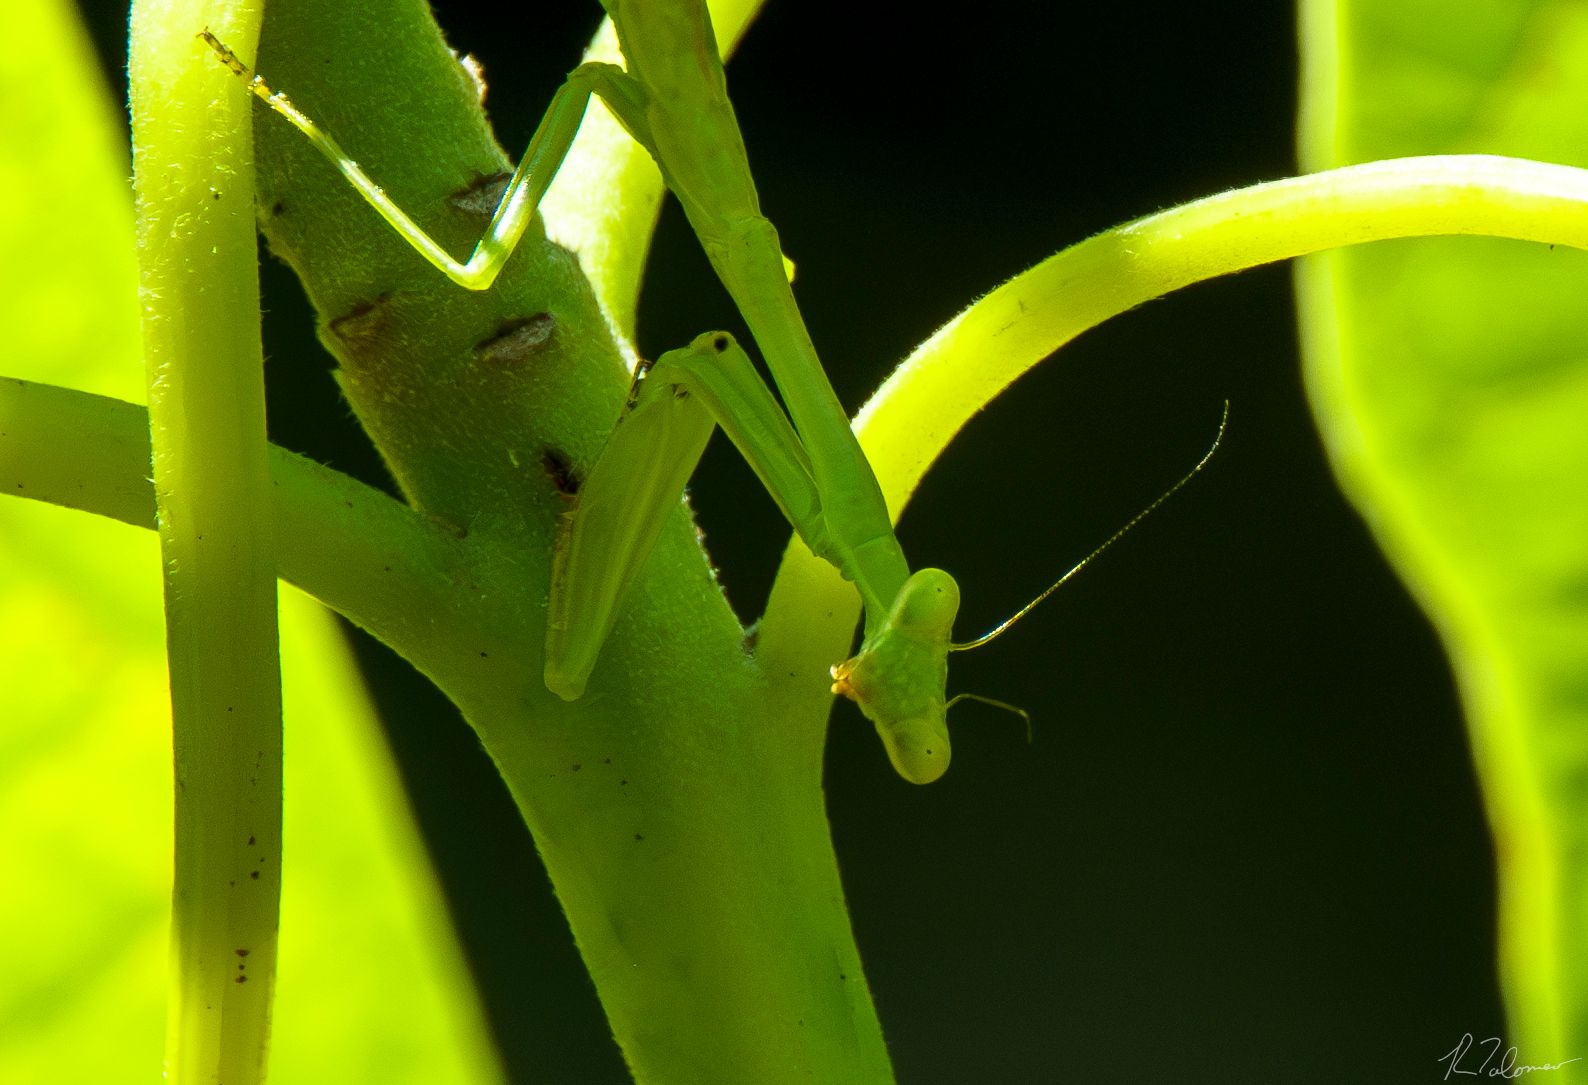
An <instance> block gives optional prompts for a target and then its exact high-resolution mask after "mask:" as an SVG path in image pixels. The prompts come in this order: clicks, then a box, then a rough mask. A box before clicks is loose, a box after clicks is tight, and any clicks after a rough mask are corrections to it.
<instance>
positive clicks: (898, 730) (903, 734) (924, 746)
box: [877, 716, 950, 784]
mask: <svg viewBox="0 0 1588 1085" xmlns="http://www.w3.org/2000/svg"><path fill="white" fill-rule="evenodd" d="M877 734H878V735H880V736H881V737H882V745H883V747H884V748H885V749H886V750H887V751H888V760H889V761H892V762H893V767H894V769H895V770H897V771H898V773H899V775H900V776H903V777H904V778H905V779H906V780H908V781H910V783H912V784H929V783H932V782H933V781H934V780H936V779H937V778H938V777H940V776H942V775H943V773H945V772H947V771H948V761H949V754H950V748H949V743H948V726H947V725H946V724H945V723H944V721H943V717H942V716H937V717H935V718H933V717H930V716H919V717H915V718H913V719H906V720H899V721H898V722H895V723H891V724H886V725H884V724H880V723H879V724H878V725H877Z"/></svg>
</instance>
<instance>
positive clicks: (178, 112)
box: [130, 0, 281, 1085]
mask: <svg viewBox="0 0 1588 1085" xmlns="http://www.w3.org/2000/svg"><path fill="white" fill-rule="evenodd" d="M217 14H218V15H219V17H218V18H217ZM206 19H216V20H217V21H216V28H217V29H218V30H220V31H221V32H223V33H225V34H227V35H228V36H229V37H230V38H231V39H232V40H234V41H238V42H240V43H242V44H244V45H245V46H250V47H251V45H252V43H253V41H254V39H255V38H256V36H257V31H258V24H259V14H258V7H257V5H249V4H246V3H237V4H234V5H232V6H231V7H230V8H229V9H226V10H224V11H222V12H220V13H217V12H216V11H215V9H214V5H212V4H199V3H192V2H180V0H178V2H165V0H150V2H140V3H138V4H137V5H136V6H135V8H134V11H133V16H132V53H131V62H130V74H131V84H132V114H133V152H134V153H133V163H134V166H133V174H134V189H135V194H136V198H137V216H138V222H137V228H138V246H139V265H140V281H141V286H142V297H143V303H144V304H143V327H144V358H145V367H146V369H147V371H148V379H149V390H150V391H149V403H150V421H151V425H152V437H153V450H154V454H153V467H154V487H155V497H156V501H157V504H158V509H159V524H160V542H161V550H162V554H163V557H164V563H165V574H166V575H165V586H166V591H165V597H166V645H167V653H168V655H169V659H170V672H171V709H172V726H173V742H174V749H175V767H176V884H175V888H174V891H173V904H172V956H173V969H174V975H173V991H172V998H173V1002H172V1007H171V1011H170V1017H169V1022H170V1023H169V1029H168V1039H167V1052H166V1069H167V1075H168V1076H169V1078H170V1079H171V1080H173V1081H176V1082H180V1083H184V1085H185V1083H188V1082H192V1083H194V1085H198V1083H200V1082H212V1081H223V1082H226V1083H227V1085H246V1083H249V1082H257V1081H261V1080H263V1078H264V1068H265V1062H266V1049H267V1042H268V1037H269V1032H270V1006H271V998H272V996H273V992H274V986H275V961H276V938H277V921H278V915H279V903H280V902H279V898H280V888H281V679H280V672H279V663H278V657H277V634H276V584H275V580H276V566H275V559H274V556H273V555H272V553H271V541H272V535H273V528H272V524H271V520H270V503H269V501H268V499H267V495H268V493H269V473H268V467H267V461H266V455H265V401H264V380H263V373H262V365H263V361H262V357H261V353H260V346H259V337H258V324H259V290H258V282H257V275H256V267H257V264H256V258H255V255H254V253H255V242H254V236H253V234H254V231H253V222H252V218H253V216H252V213H251V209H252V195H253V170H252V168H251V165H250V155H251V147H250V140H249V114H248V106H247V100H246V96H245V95H244V93H243V88H241V87H240V86H238V85H237V84H236V83H235V81H233V80H231V79H229V78H228V77H227V76H226V74H225V73H224V72H221V71H219V70H218V69H217V68H216V67H215V66H214V65H210V64H204V63H201V61H202V60H203V56H202V53H201V51H200V50H199V49H197V48H195V42H194V39H193V35H194V34H196V33H197V31H198V30H199V29H201V28H202V27H203V26H204V24H205V21H206Z"/></svg>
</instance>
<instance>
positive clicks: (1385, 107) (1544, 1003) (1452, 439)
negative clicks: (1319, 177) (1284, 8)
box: [1299, 0, 1588, 1081]
mask: <svg viewBox="0 0 1588 1085" xmlns="http://www.w3.org/2000/svg"><path fill="white" fill-rule="evenodd" d="M1304 15H1305V20H1306V21H1305V25H1306V29H1307V31H1308V33H1307V35H1306V37H1305V42H1306V45H1307V47H1308V49H1309V50H1310V52H1309V55H1308V57H1307V65H1308V72H1307V79H1306V81H1305V91H1304V104H1303V117H1304V123H1303V131H1302V159H1303V165H1304V167H1305V168H1307V169H1309V170H1312V169H1323V168H1327V167H1330V166H1337V165H1343V164H1346V163H1352V162H1360V161H1364V160H1367V159H1371V158H1378V157H1387V156H1394V155H1405V154H1423V153H1440V152H1491V153H1497V154H1509V155H1518V156H1525V157H1532V158H1540V159H1547V160H1551V161H1556V162H1563V163H1567V164H1571V165H1578V166H1583V165H1588V9H1585V8H1584V7H1583V6H1582V5H1581V4H1578V3H1567V2H1538V3H1525V2H1508V3H1498V2H1483V3H1468V4H1456V5H1451V4H1443V3H1433V2H1429V0H1399V2H1395V3H1386V2H1383V0H1371V2H1366V0H1316V2H1309V4H1308V5H1306V7H1305V10H1304ZM1299 281H1300V297H1301V302H1302V312H1303V316H1304V318H1305V320H1304V324H1303V334H1304V338H1305V339H1306V346H1307V364H1308V368H1309V371H1308V378H1309V381H1310V385H1311V392H1312V396H1313V401H1314V406H1315V409H1316V410H1317V413H1318V416H1319V422H1320V425H1321V427H1322V429H1323V433H1324V436H1325V439H1326V441H1327V443H1328V445H1329V449H1330V452H1331V454H1332V455H1333V457H1334V462H1335V465H1336V467H1337V469H1338V471H1339V473H1340V475H1341V478H1342V481H1343V482H1344V484H1345V486H1346V488H1347V490H1348V492H1349V493H1350V495H1351V496H1352V498H1353V500H1355V501H1356V503H1357V505H1358V507H1359V508H1360V509H1361V510H1362V513H1363V515H1364V516H1365V517H1366V518H1367V519H1368V521H1369V523H1370V524H1371V525H1372V527H1373V529H1374V530H1375V531H1376V532H1377V534H1378V537H1379V539H1380V541H1381V542H1382V544H1383V546H1384V548H1385V550H1386V552H1387V553H1388V555H1389V556H1390V559H1391V561H1392V562H1393V563H1394V564H1395V565H1396V567H1397V569H1398V570H1399V571H1400V573H1401V575H1402V576H1403V577H1404V578H1405V580H1406V581H1407V583H1408V584H1409V585H1410V586H1411V588H1412V590H1413V592H1414V593H1415V594H1416V595H1417V596H1418V598H1419V599H1420V600H1421V602H1422V603H1423V605H1424V607H1425V608H1426V609H1427V611H1428V613H1429V615H1430V616H1431V617H1432V619H1433V621H1434V623H1435V625H1436V626H1437V627H1438V629H1439V632H1440V634H1441V636H1442V637H1443V638H1444V641H1445V644H1446V646H1447V648H1448V650H1449V652H1450V656H1451V659H1452V662H1453V665H1454V667H1455V669H1456V674H1457V678H1458V681H1459V683H1460V686H1461V690H1462V695H1463V697H1464V700H1465V704H1466V707H1467V713H1468V719H1469V723H1470V728H1471V735H1472V744H1473V751H1474V758H1475V760H1476V762H1477V765H1478V769H1479V772H1480V774H1481V776H1482V780H1483V786H1484V791H1485V797H1486V802H1487V805H1488V810H1489V816H1490V821H1491V824H1492V825H1493V827H1494V833H1495V844H1496V850H1497V853H1498V860H1499V868H1500V876H1501V879H1502V885H1501V901H1500V907H1501V917H1500V922H1501V932H1500V933H1501V945H1502V961H1501V968H1502V978H1503V982H1504V986H1505V990H1506V997H1507V1002H1508V1006H1509V1011H1510V1014H1511V1018H1512V1035H1511V1036H1510V1037H1508V1040H1509V1042H1512V1043H1515V1044H1516V1045H1518V1048H1519V1053H1518V1061H1519V1062H1521V1063H1533V1064H1538V1063H1545V1062H1553V1061H1556V1060H1565V1059H1570V1058H1573V1057H1584V1058H1588V849H1585V844H1588V307H1585V305H1584V302H1585V300H1588V256H1585V255H1584V254H1583V253H1579V252H1567V251H1564V250H1547V249H1543V248H1540V247H1538V246H1533V245H1525V244H1520V243H1511V242H1499V241H1491V242H1471V241H1437V242H1432V241H1431V242H1416V243H1397V244H1393V245H1376V246H1373V247H1371V248H1368V249H1361V250H1354V251H1351V252H1346V253H1339V254H1333V255H1331V256H1329V257H1328V258H1326V259H1320V260H1316V261H1313V262H1310V263H1309V264H1308V265H1307V266H1305V267H1303V268H1302V270H1301V271H1300V273H1299ZM1463 1027H1464V1026H1463V1025H1462V1023H1460V1022H1453V1023H1452V1030H1453V1034H1452V1042H1454V1039H1455V1038H1456V1037H1457V1036H1459V1034H1460V1032H1461V1031H1462V1028H1463ZM1585 1072H1588V1061H1585V1062H1583V1063H1578V1064H1574V1065H1573V1066H1571V1067H1568V1068H1567V1069H1564V1070H1562V1071H1560V1072H1559V1074H1558V1075H1557V1074H1551V1075H1550V1080H1551V1081H1557V1080H1559V1081H1566V1080H1585V1078H1584V1077H1583V1074H1584V1073H1585Z"/></svg>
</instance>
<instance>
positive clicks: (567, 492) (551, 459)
mask: <svg viewBox="0 0 1588 1085" xmlns="http://www.w3.org/2000/svg"><path fill="white" fill-rule="evenodd" d="M540 466H541V467H542V468H544V469H545V472H546V477H547V478H549V479H551V484H552V486H554V487H555V488H556V490H557V492H558V493H560V494H561V495H562V496H564V497H573V496H575V495H576V494H578V492H579V484H580V483H581V482H583V481H584V480H583V479H581V478H580V477H579V475H578V473H577V472H576V471H574V469H573V464H572V463H571V462H570V461H569V459H568V454H567V453H566V452H564V451H562V450H561V449H558V448H551V447H550V446H547V447H546V448H543V449H541V450H540Z"/></svg>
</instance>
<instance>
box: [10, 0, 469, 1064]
mask: <svg viewBox="0 0 1588 1085" xmlns="http://www.w3.org/2000/svg"><path fill="white" fill-rule="evenodd" d="M0 31H3V34H0V101H4V102H5V103H6V108H5V111H4V112H3V113H0V197H3V198H0V253H3V254H4V257H5V259H4V260H3V261H0V328H3V329H4V334H5V336H6V349H5V351H4V355H3V360H0V372H3V373H4V374H6V375H9V376H22V377H28V378H31V379H35V380H46V381H52V382H55V383H59V384H65V385H71V386H74V387H78V388H84V389H89V390H92V391H97V392H102V393H106V394H110V395H117V396H121V397H123V398H126V399H135V400H141V399H142V398H143V396H142V391H141V388H142V380H143V366H142V361H141V357H140V352H139V328H138V310H137V286H136V282H137V279H136V272H135V268H134V263H133V258H132V253H133V242H132V236H133V234H132V210H131V203H132V201H131V193H130V190H129V188H128V184H127V173H128V167H127V153H126V145H125V144H126V136H125V130H124V121H123V119H122V118H121V116H120V115H119V111H118V110H117V109H116V108H115V107H114V106H113V105H112V104H111V102H110V99H109V97H108V95H107V94H106V93H105V89H104V87H103V85H102V83H101V80H100V78H99V75H98V72H97V69H96V67H95V65H94V61H93V57H92V55H91V54H90V51H89V49H88V46H87V43H86V41H85V40H84V39H83V37H82V35H81V34H80V33H79V31H78V28H77V27H76V25H75V17H74V14H73V11H72V9H71V7H70V6H69V5H68V4H66V3H63V2H59V0H16V2H15V3H12V4H9V5H7V6H6V7H5V9H4V11H3V13H0ZM4 428H5V425H4V419H3V418H0V431H3V430H4ZM159 560H160V559H159V550H158V547H157V545H156V540H155V537H154V535H153V533H151V532H146V531H138V530H136V529H133V528H130V527H127V526H125V525H122V524H119V523H113V522H109V521H106V520H101V519H99V518H96V517H91V516H85V515H83V514H80V513H75V512H71V511H68V510H65V509H60V508H55V507H52V506H48V505H43V504H39V503H36V502H32V501H20V500H5V501H0V886H4V887H5V891H4V892H0V1081H4V1082H7V1083H8V1085H10V1083H18V1085H25V1083H33V1082H41V1083H43V1082H48V1083H52V1085H53V1083H56V1082H76V1081H84V1082H87V1081H95V1082H99V1081H106V1082H109V1081H130V1080H152V1079H153V1078H154V1077H155V1076H156V1075H157V1074H158V1072H159V1066H160V1059H161V1050H162V1045H163V1040H164V1015H165V995H166V988H167V982H168V977H167V971H168V965H167V960H166V928H167V923H168V916H169V911H170V892H171V786H172V785H171V765H170V762H171V750H170V741H171V740H170V719H169V701H168V695H167V690H166V674H165V658H164V645H163V635H162V629H161V622H160V613H161V604H160V575H159V572H160V569H159ZM285 604H286V607H285V612H284V615H283V657H284V667H285V682H286V697H287V717H286V726H287V746H288V753H287V784H286V787H287V803H288V807H287V815H286V816H287V825H286V830H287V854H286V873H285V879H286V888H285V890H284V900H283V929H282V949H281V962H282V963H281V972H280V977H279V992H278V995H279V1005H278V1011H277V1016H276V1028H275V1042H274V1052H273V1056H272V1063H273V1065H274V1067H275V1070H276V1073H277V1076H278V1077H279V1079H280V1080H302V1081H322V1080H323V1081H362V1080H380V1081H385V1082H403V1081H411V1082H427V1083H428V1082H449V1081H459V1082H490V1081H493V1080H499V1079H500V1073H499V1071H498V1070H497V1069H496V1067H495V1064H494V1056H493V1055H492V1054H491V1052H490V1049H489V1044H488V1042H487V1040H486V1032H485V1027H484V1024H483V1018H482V1016H481V1013H480V1010H479V1005H478V1002H477V1000H476V998H475V996H474V993H473V991H472V987H471V982H470V978H469V976H468V973H467V970H466V968H465V967H464V965H463V963H462V958H461V955H460V952H459V949H458V946H457V944H456V941H455V938H454V936H453V933H452V930H451V926H450V923H449V920H448V916H447V914H446V910H445V907H444V904H443V902H442V900H441V895H440V892H439V889H438V888H437V886H436V883H435V881H434V875H433V872H432V870H431V868H430V866H429V863H428V860H427V858H426V856H425V854H424V851H423V847H422V845H421V844H420V842H419V838H418V835H417V831H416V829H415V826H414V824H413V821H412V818H411V816H410V814H409V812H408V810H407V806H406V803H405V800H404V798H403V795H402V792H401V788H400V786H399V783H398V780H397V777H396V774H395V769H394V767H393V766H392V764H391V761H390V755H389V753H388V752H387V750H386V749H385V746H384V742H383V739H382V737H381V734H380V731H379V728H378V726H377V725H376V723H375V721H374V719H373V717H372V715H371V713H370V710H369V707H368V704H367V701H366V699H365V697H364V694H363V692H362V687H361V685H360V683H359V679H358V676H357V672H356V671H355V670H354V668H353V666H352V664H351V662H350V660H349V659H348V657H347V654H346V652H345V649H344V648H343V647H342V645H341V644H340V641H339V638H338V637H337V636H336V634H335V631H334V630H333V629H331V628H330V627H329V626H328V624H327V619H326V618H325V616H324V614H323V612H321V611H320V610H319V608H318V607H317V606H316V605H314V604H309V603H307V602H305V601H304V600H303V599H302V598H301V597H298V596H297V595H296V593H288V597H287V598H286V599H285Z"/></svg>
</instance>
